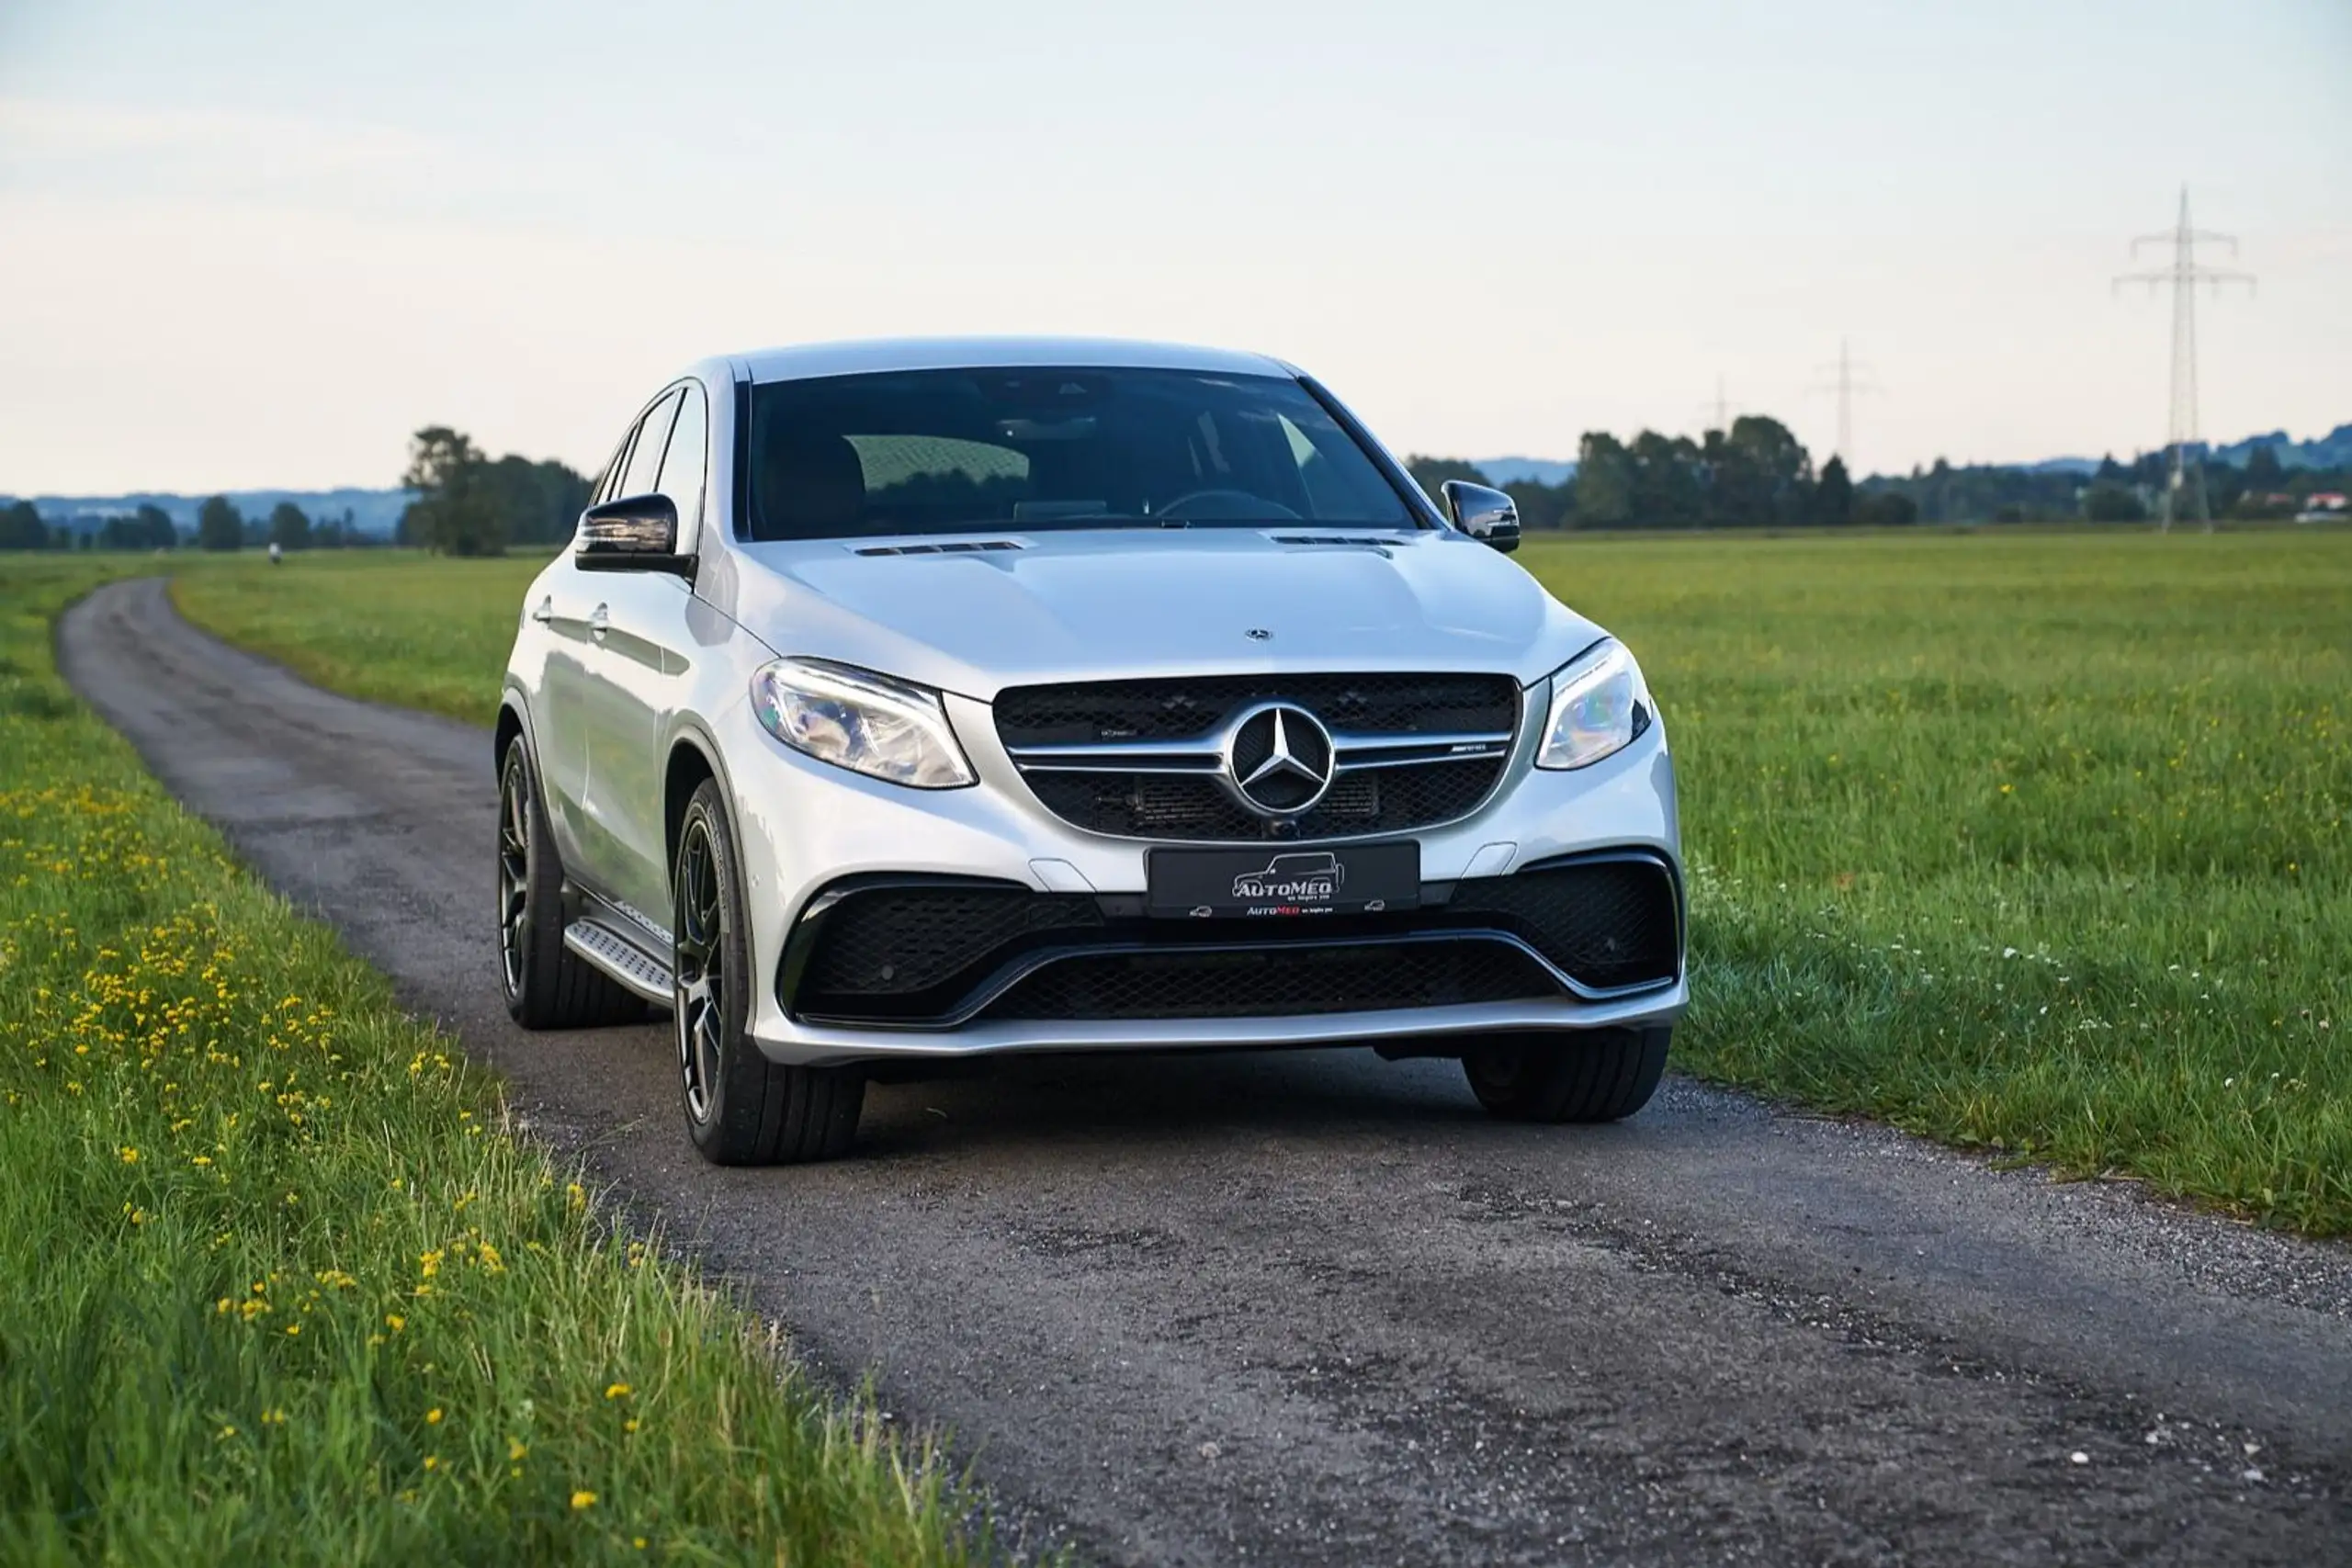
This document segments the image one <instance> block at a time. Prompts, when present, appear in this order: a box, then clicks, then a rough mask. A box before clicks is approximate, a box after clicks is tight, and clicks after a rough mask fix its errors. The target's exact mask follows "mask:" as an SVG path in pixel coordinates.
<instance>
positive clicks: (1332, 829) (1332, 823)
mask: <svg viewBox="0 0 2352 1568" xmlns="http://www.w3.org/2000/svg"><path fill="white" fill-rule="evenodd" d="M1502 768H1503V759H1501V758H1499V757H1491V758H1490V757H1472V758H1468V759H1465V760H1464V761H1458V762H1430V763H1425V764H1423V765H1421V766H1419V767H1411V768H1376V769H1367V770H1365V771H1364V772H1363V773H1344V774H1342V775H1340V777H1339V778H1338V779H1335V780H1334V781H1332V784H1331V789H1330V792H1329V794H1327V795H1324V797H1323V798H1322V799H1321V800H1319V801H1317V803H1316V806H1315V808H1314V809H1313V810H1312V811H1309V812H1306V814H1305V815H1303V816H1301V817H1298V818H1295V819H1294V820H1295V821H1296V823H1297V825H1298V827H1297V831H1296V832H1295V834H1284V835H1283V837H1295V838H1299V839H1337V838H1346V837H1351V836H1353V835H1356V834H1363V833H1390V832H1402V831H1404V830H1405V829H1410V828H1426V827H1428V826H1429V825H1430V824H1431V823H1433V822H1447V821H1451V820H1453V818H1456V817H1461V816H1465V815H1467V814H1468V813H1469V811H1470V809H1471V808H1472V807H1475V806H1476V805H1477V804H1478V802H1480V801H1481V800H1483V799H1485V798H1486V796H1487V792H1488V791H1489V790H1491V789H1493V788H1494V787H1495V780H1496V778H1497V776H1498V775H1499V774H1500V773H1502ZM1024 776H1025V777H1026V778H1027V779H1028V781H1029V787H1030V788H1031V789H1033V790H1035V791H1036V793H1037V798H1038V799H1039V800H1041V801H1043V802H1044V803H1045V806H1046V810H1048V811H1050V812H1052V813H1053V814H1054V815H1055V816H1057V817H1058V818H1062V819H1063V820H1064V821H1066V822H1072V823H1075V824H1077V825H1078V826H1079V827H1080V828H1086V829H1091V830H1093V831H1094V832H1097V833H1114V834H1116V835H1118V836H1119V837H1121V838H1125V839H1266V838H1272V837H1274V836H1275V834H1274V833H1273V832H1272V827H1273V824H1272V822H1270V821H1269V820H1268V819H1267V818H1263V817H1261V816H1259V815H1258V814H1257V813H1255V812H1252V811H1246V810H1244V809H1243V808H1242V807H1240V806H1239V805H1238V803H1236V802H1235V800H1234V798H1233V797H1232V796H1231V795H1227V793H1226V792H1225V788H1224V786H1223V785H1221V784H1218V783H1217V781H1216V779H1214V778H1208V777H1204V776H1202V775H1199V774H1189V773H1046V772H1045V771H1043V770H1039V771H1037V772H1035V773H1027V774H1025V775H1024Z"/></svg>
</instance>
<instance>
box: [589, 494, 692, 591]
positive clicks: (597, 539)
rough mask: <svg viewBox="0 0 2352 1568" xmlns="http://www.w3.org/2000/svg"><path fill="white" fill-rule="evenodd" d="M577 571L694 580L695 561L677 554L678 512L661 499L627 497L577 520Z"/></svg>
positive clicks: (668, 500) (660, 496)
mask: <svg viewBox="0 0 2352 1568" xmlns="http://www.w3.org/2000/svg"><path fill="white" fill-rule="evenodd" d="M572 560H573V562H574V563H575V564H577V565H578V566H579V568H580V570H582V571H667V572H674V573H676V574H677V575H678V576H680V577H686V578H691V577H693V576H694V574H695V558H694V557H692V556H682V555H680V554H678V508H677V506H676V504H675V503H674V502H672V501H671V499H670V498H669V497H668V496H666V495H628V496H623V497H622V498H621V499H620V500H618V501H608V502H605V504H604V505H602V506H592V507H590V508H589V509H588V510H587V511H585V512H583V513H581V514H580V547H579V549H578V550H576V551H574V552H573V554H572Z"/></svg>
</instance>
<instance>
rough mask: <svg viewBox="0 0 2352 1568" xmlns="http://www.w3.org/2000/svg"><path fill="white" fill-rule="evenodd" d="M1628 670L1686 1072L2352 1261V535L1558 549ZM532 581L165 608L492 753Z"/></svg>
mask: <svg viewBox="0 0 2352 1568" xmlns="http://www.w3.org/2000/svg"><path fill="white" fill-rule="evenodd" d="M1520 558H1521V560H1522V561H1523V562H1524V563H1525V564H1526V565H1527V567H1528V568H1529V569H1530V570H1532V571H1534V572H1535V573H1536V575H1537V576H1539V577H1540V578H1542V579H1543V580H1544V581H1545V582H1546V583H1547V584H1549V585H1550V586H1551V587H1552V589H1553V590H1554V591H1555V592H1557V593H1558V594H1559V595H1560V596H1561V597H1562V598H1563V599H1565V600H1566V601H1567V602H1568V603H1569V604H1574V605H1576V606H1577V607H1578V608H1579V609H1582V610H1584V611H1585V612H1586V613H1588V614H1589V615H1593V616H1594V617H1596V618H1597V619H1599V620H1600V621H1602V622H1603V623H1605V624H1607V625H1608V626H1611V628H1612V629H1614V630H1616V631H1618V632H1619V633H1621V634H1622V635H1623V637H1625V639H1626V640H1627V641H1628V642H1629V643H1630V644H1631V645H1632V646H1633V648H1634V650H1635V652H1636V653H1637V654H1638V655H1639V656H1640V657H1641V658H1642V660H1643V663H1644V667H1645V670H1646V671H1647V673H1648V675H1649V678H1650V681H1651V684H1652V686H1653V687H1654V688H1655V690H1656V693H1657V696H1658V698H1659V701H1660V704H1661V706H1662V707H1663V709H1664V712H1665V714H1666V716H1667V720H1668V727H1669V732H1670V734H1671V736H1672V739H1673V742H1674V748H1675V756H1676V761H1677V764H1678V768H1679V776H1680V780H1681V784H1682V800H1683V813H1684V815H1683V822H1684V831H1685V836H1686V847H1687V850H1688V852H1689V855H1690V859H1691V867H1692V878H1691V888H1692V908H1693V951H1694V975H1695V980H1696V1005H1695V1007H1694V1009H1693V1011H1692V1014H1691V1019H1690V1021H1689V1022H1688V1024H1687V1025H1686V1027H1685V1028H1684V1030H1683V1032H1682V1033H1681V1035H1680V1036H1679V1043H1678V1052H1679V1061H1680V1063H1681V1065H1682V1066H1684V1067H1685V1068H1687V1069H1689V1070H1692V1071H1696V1072H1699V1073H1702V1074H1704V1075H1706V1076H1708V1077H1714V1078H1718V1079H1721V1080H1724V1081H1726V1082H1732V1083H1738V1084H1742V1085H1746V1086H1748V1087H1751V1088H1754V1089H1759V1090H1762V1091H1765V1092H1767V1093H1770V1094H1776V1095H1781V1096H1786V1097H1789V1098H1792V1099H1795V1100H1802V1101H1804V1102H1806V1103H1809V1104H1811V1105H1815V1106H1817V1107H1821V1108H1824V1109H1827V1110H1831V1111H1855V1112H1865V1113H1868V1114H1871V1115H1874V1116H1879V1117H1883V1118H1885V1119H1887V1120H1890V1121H1893V1122H1897V1123H1900V1124H1901V1125H1903V1126H1905V1127H1910V1128H1913V1129H1916V1130H1917V1131H1920V1132H1923V1133H1927V1134H1932V1135H1934V1136H1937V1137H1940V1138H1944V1139H1948V1140H1951V1141H1953V1142H1956V1143H1961V1144H1965V1145H1977V1146H1984V1147H1988V1148H1993V1149H1997V1150H2001V1151H2005V1152H2007V1153H2008V1154H2012V1155H2015V1156H2023V1157H2030V1158H2033V1159H2037V1160H2041V1161H2046V1162H2048V1163H2050V1164H2051V1165H2052V1166H2053V1167H2055V1168H2059V1169H2062V1170H2064V1171H2067V1172H2072V1173H2077V1174H2102V1173H2128V1174H2130V1175H2132V1176H2135V1177H2137V1178H2139V1179H2143V1180H2144V1181H2146V1182H2148V1183H2150V1184H2151V1185H2152V1186H2154V1187H2156V1188H2158V1189H2160V1190H2165V1191H2167V1192H2173V1193H2178V1194H2182V1195H2185V1196H2189V1197H2194V1198H2197V1199H2199V1200H2203V1201H2211V1202H2216V1203H2221V1204H2224V1205H2227V1206H2229V1207H2231V1208H2233V1209H2235V1210H2238V1211H2240V1212H2242V1213H2247V1214H2250V1215H2253V1216H2256V1217H2258V1218H2260V1219H2262V1220H2264V1221H2266V1222H2267V1223H2271V1224H2278V1225H2282V1226H2288V1227H2292V1228H2298V1229H2302V1230H2306V1231H2311V1232H2316V1233H2344V1232H2352V1055H2347V1054H2346V1052H2345V1051H2344V1050H2342V1049H2340V1048H2339V1047H2338V1046H2337V1043H2336V1041H2337V1038H2338V1036H2339V1034H2340V1032H2342V1031H2343V1030H2344V1029H2345V1028H2346V1027H2352V1023H2347V1021H2346V1016H2345V1015H2346V1001H2347V1000H2352V995H2347V993H2352V978H2347V970H2352V964H2347V960H2346V954H2352V842H2347V837H2346V812H2347V808H2348V807H2352V712H2347V711H2346V709H2347V700H2346V693H2347V692H2352V536H2347V535H2345V534H2342V533H2301V532H2296V533H2287V532H2277V533H2260V534H2220V535H2211V536H2205V535H2185V534H2184V535H2174V536H2154V535H2152V534H2147V533H2142V532H2136V531H2135V532H2131V533H2128V534H2120V533H2119V534H2114V535H2094V534H2087V533H2061V534H2031V533H2024V532H2014V533H2012V532H2003V533H1999V534H1990V533H1988V534H1984V535H1977V536H1966V535H1955V534H1924V533H1923V534H1918V535H1905V536H1867V537H1857V536H1844V537H1810V538H1747V537H1729V536H1720V535H1716V536H1682V537H1671V538H1658V539H1641V538H1633V537H1616V538H1599V539H1579V538H1568V539H1554V540H1543V541H1538V542H1534V543H1531V544H1530V545H1529V547H1527V548H1526V550H1525V551H1524V552H1523V553H1522V554H1521V557H1520ZM535 570H537V563H533V562H481V563H459V562H440V561H428V560H424V559H420V558H414V557H400V556H354V557H334V558H328V557H319V558H310V559H302V560H297V561H295V562H293V563H292V564H289V565H288V567H286V568H284V569H281V570H277V571H274V572H273V571H270V570H267V569H266V568H264V567H261V566H259V565H258V564H257V563H237V564H235V565H232V566H228V567H220V566H217V565H214V564H212V563H207V564H206V566H205V568H204V569H203V570H194V571H191V572H190V573H188V574H187V576H186V577H184V578H183V579H182V581H181V583H180V586H179V590H178V592H179V596H180V603H181V604H182V605H183V607H184V608H186V609H187V612H188V613H189V614H190V615H193V616H194V617H195V618H197V619H198V620H199V621H202V622H204V623H206V624H208V625H209V626H213V627H214V628H216V629H218V630H220V631H221V632H222V633H223V634H225V635H227V636H229V637H233V638H235V639H237V640H239V641H241V642H243V643H246V644H248V645H250V646H253V647H255V648H258V649H263V650H264V651H266V652H270V653H274V654H276V655H277V656H278V657H281V658H283V659H285V660H288V662H289V663H291V664H293V665H294V666H295V667H296V668H298V669H300V670H302V671H304V672H306V673H308V674H311V675H312V676H314V677H315V678H317V679H320V680H322V681H323V682H327V683H329V684H332V685H336V686H340V687H342V688H343V689H345V690H347V691H353V692H356V693H358V694H363V695H368V696H371V697H377V698H380V699H384V700H388V701H394V702H412V703H416V704H419V705H424V706H429V707H433V708H436V709H438V710H440V711H442V712H445V713H450V714H454V715H456V716H460V717H466V718H471V719H474V720H477V721H485V720H486V719H487V718H488V716H490V714H491V712H492V705H493V704H494V702H495V700H496V694H497V685H498V670H499V667H500V664H501V662H502V660H503V656H504V652H505V649H506V647H507V645H508V643H509V641H510V639H511V637H512V635H513V626H514V618H515V615H516V612H517V609H518V606H519V603H520V593H521V589H522V585H523V584H524V582H526V581H527V580H528V578H529V577H530V575H531V574H532V572H533V571H535Z"/></svg>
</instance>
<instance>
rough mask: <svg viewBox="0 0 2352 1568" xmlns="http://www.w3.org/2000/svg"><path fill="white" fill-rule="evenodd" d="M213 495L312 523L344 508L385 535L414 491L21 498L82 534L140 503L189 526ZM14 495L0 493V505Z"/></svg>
mask: <svg viewBox="0 0 2352 1568" xmlns="http://www.w3.org/2000/svg"><path fill="white" fill-rule="evenodd" d="M214 495H225V496H227V497H228V498H229V499H230V500H231V501H232V502H234V503H235V504H236V508H237V510H238V511H240V512H242V513H244V514H245V515H246V516H248V517H266V516H268V515H269V513H270V509H271V508H272V507H274V506H276V505H277V503H278V502H281V501H290V502H293V503H294V504H295V505H297V506H299V507H300V508H301V509H302V510H303V512H304V513H307V514H308V515H309V516H310V518H311V521H312V522H313V523H318V522H324V521H326V520H328V519H331V518H332V519H335V520H340V519H341V518H342V517H343V514H344V513H345V512H348V513H351V525H352V526H353V527H354V528H355V529H356V530H357V531H358V532H360V533H362V534H373V535H378V536H382V537H385V538H390V536H391V535H392V532H393V530H394V529H396V528H398V527H399V526H400V521H401V513H402V512H404V511H405V510H407V508H408V503H409V502H412V501H414V500H415V499H416V492H415V491H406V490H353V489H345V490H231V491H205V492H204V493H203V494H201V495H179V494H176V493H174V492H171V491H138V492H136V493H133V494H130V495H33V496H26V497H23V498H22V499H24V500H27V501H29V502H32V503H33V507H34V509H35V510H36V511H38V512H39V513H40V514H41V516H43V517H44V518H46V519H48V520H49V522H50V523H51V524H52V525H63V526H68V527H71V528H73V529H74V531H75V532H76V533H84V534H87V533H95V532H96V530H97V529H98V527H99V526H100V525H102V524H103V523H104V522H105V521H106V519H107V518H109V517H119V516H123V515H125V514H127V513H132V512H136V511H138V510H139V508H141V507H142V506H159V507H161V508H163V509H164V513H165V514H166V515H168V516H169V517H170V518H171V520H172V521H173V522H174V523H175V524H176V525H178V526H180V527H181V528H183V529H190V530H192V529H194V528H195V526H196V509H197V508H198V507H199V506H202V505H203V504H204V503H205V502H207V501H208V500H209V499H210V498H211V497H212V496H214ZM17 499H19V498H17V497H16V496H13V495H0V506H5V505H7V504H8V503H9V502H14V501H16V500H17Z"/></svg>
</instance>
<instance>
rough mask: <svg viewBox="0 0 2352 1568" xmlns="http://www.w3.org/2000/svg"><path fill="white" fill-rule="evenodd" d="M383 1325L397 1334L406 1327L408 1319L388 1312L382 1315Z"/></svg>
mask: <svg viewBox="0 0 2352 1568" xmlns="http://www.w3.org/2000/svg"><path fill="white" fill-rule="evenodd" d="M384 1325H385V1326H386V1327H387V1328H390V1330H391V1331H392V1332H393V1333H395V1334H398V1333H399V1332H400V1331H401V1329H403V1328H406V1327H407V1326H408V1319H406V1318H404V1317H402V1316H401V1314H398V1313H396V1312H388V1313H386V1314H384Z"/></svg>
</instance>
